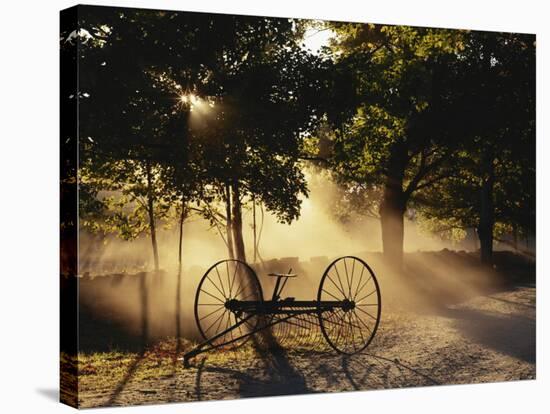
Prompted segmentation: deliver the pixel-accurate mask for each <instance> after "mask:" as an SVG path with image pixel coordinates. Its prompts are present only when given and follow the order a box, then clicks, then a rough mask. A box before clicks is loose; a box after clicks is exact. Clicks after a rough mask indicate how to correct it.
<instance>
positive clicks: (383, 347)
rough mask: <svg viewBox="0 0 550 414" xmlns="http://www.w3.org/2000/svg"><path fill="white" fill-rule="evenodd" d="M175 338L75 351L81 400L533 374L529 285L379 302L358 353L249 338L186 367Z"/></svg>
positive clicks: (206, 396)
mask: <svg viewBox="0 0 550 414" xmlns="http://www.w3.org/2000/svg"><path fill="white" fill-rule="evenodd" d="M188 346H189V344H186V345H185V346H184V347H183V348H180V350H179V351H177V350H176V343H175V341H166V342H164V343H161V344H158V345H157V346H155V347H153V348H151V349H149V350H147V351H146V352H145V353H143V354H128V353H115V352H112V353H99V354H92V355H87V356H84V355H83V356H81V357H79V370H80V373H81V375H82V377H81V381H80V396H79V402H80V405H81V406H82V407H95V406H102V405H132V404H152V403H161V402H176V401H197V400H211V399H232V398H240V397H253V396H268V395H282V394H295V393H315V392H334V391H353V390H372V389H381V388H400V387H414V386H430V385H438V384H461V383H481V382H496V381H509V380H520V379H533V378H535V287H534V286H529V285H526V286H519V287H515V288H510V289H507V290H505V291H501V292H496V293H492V294H489V295H483V296H478V297H475V298H472V299H470V300H468V301H467V302H463V303H460V304H455V305H452V306H447V307H446V308H445V309H440V310H438V311H437V312H431V311H424V312H422V313H413V312H410V311H407V312H405V311H399V310H386V311H385V312H384V314H383V319H382V323H381V325H380V329H379V331H378V333H377V336H376V338H375V340H374V341H373V342H372V344H371V345H370V346H369V348H368V350H367V351H366V352H364V353H363V354H361V355H357V356H353V357H342V356H339V355H336V354H334V353H332V352H319V351H311V350H310V351H303V350H302V351H286V352H285V353H278V354H272V353H266V354H265V355H262V356H260V355H257V354H256V353H255V352H254V351H253V350H252V349H251V348H247V349H243V350H240V351H238V352H218V353H210V354H207V356H206V357H199V358H197V359H196V360H195V361H194V366H193V367H192V368H190V369H184V368H183V367H182V366H181V361H178V360H177V359H176V358H177V357H180V356H181V354H182V350H183V349H184V348H186V347H188Z"/></svg>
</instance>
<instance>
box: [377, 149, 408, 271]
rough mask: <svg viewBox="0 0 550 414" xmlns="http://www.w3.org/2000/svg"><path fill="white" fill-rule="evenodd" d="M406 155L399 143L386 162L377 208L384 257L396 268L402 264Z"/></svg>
mask: <svg viewBox="0 0 550 414" xmlns="http://www.w3.org/2000/svg"><path fill="white" fill-rule="evenodd" d="M406 156H407V153H406V149H405V148H404V146H403V145H399V146H398V147H396V148H395V150H394V151H393V153H392V156H391V157H390V160H389V163H388V175H387V178H386V182H385V184H384V193H383V196H382V202H381V203H380V209H379V213H380V225H381V227H382V248H383V251H384V258H385V259H386V261H387V263H389V264H391V265H392V266H394V267H395V268H397V269H400V268H401V267H402V265H403V238H404V223H403V216H404V214H405V209H406V201H407V200H406V195H405V193H404V191H403V181H404V177H405V162H406V161H405V159H406Z"/></svg>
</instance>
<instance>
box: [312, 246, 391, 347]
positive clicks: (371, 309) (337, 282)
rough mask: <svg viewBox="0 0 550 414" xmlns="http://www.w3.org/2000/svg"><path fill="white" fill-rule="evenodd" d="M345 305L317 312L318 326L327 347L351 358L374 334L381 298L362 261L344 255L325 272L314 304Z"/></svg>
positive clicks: (374, 281) (365, 264) (370, 272)
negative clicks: (339, 303)
mask: <svg viewBox="0 0 550 414" xmlns="http://www.w3.org/2000/svg"><path fill="white" fill-rule="evenodd" d="M334 300H336V301H341V302H342V303H344V304H345V306H342V307H336V308H333V309H331V310H328V311H326V312H321V311H320V312H319V314H318V315H319V326H320V328H321V332H322V334H323V336H324V337H325V339H326V341H327V342H328V343H329V345H330V346H331V347H332V348H333V349H334V350H336V351H337V352H339V353H342V354H346V355H353V354H356V353H359V352H361V351H362V350H363V349H365V348H366V347H367V346H368V345H369V344H370V342H371V341H372V339H373V338H374V335H375V334H376V330H377V329H378V324H379V323H380V313H381V307H382V298H381V295H380V287H379V285H378V281H377V279H376V276H375V274H374V272H373V271H372V269H371V268H370V267H369V265H367V263H365V262H364V261H363V260H361V259H359V258H357V257H353V256H344V257H340V258H339V259H336V260H335V261H333V262H332V263H331V264H330V265H329V266H328V267H327V269H326V270H325V273H324V274H323V277H322V278H321V283H320V284H319V291H318V294H317V301H318V303H319V307H320V308H321V307H322V304H323V303H325V302H326V301H334Z"/></svg>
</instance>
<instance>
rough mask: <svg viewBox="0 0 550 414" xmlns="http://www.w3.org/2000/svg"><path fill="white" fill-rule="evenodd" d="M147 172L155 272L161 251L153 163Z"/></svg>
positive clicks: (147, 167)
mask: <svg viewBox="0 0 550 414" xmlns="http://www.w3.org/2000/svg"><path fill="white" fill-rule="evenodd" d="M146 173H147V214H148V215H149V230H150V231H151V243H152V245H153V260H154V263H155V272H158V271H159V251H158V244H157V231H156V227H155V211H154V201H153V177H152V172H151V163H150V162H149V161H147V163H146Z"/></svg>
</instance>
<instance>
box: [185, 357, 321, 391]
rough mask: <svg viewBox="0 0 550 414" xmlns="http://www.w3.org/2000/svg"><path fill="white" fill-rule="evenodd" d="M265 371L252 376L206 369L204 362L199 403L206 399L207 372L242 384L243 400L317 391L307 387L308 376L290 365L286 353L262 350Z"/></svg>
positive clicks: (197, 387) (198, 383) (200, 368)
mask: <svg viewBox="0 0 550 414" xmlns="http://www.w3.org/2000/svg"><path fill="white" fill-rule="evenodd" d="M258 353H259V361H260V363H261V365H262V367H261V368H258V369H255V370H254V371H257V372H258V375H252V374H249V373H246V372H242V371H239V370H236V369H229V368H226V367H220V366H215V365H205V360H204V359H203V360H202V361H201V362H200V363H199V366H198V367H197V375H196V380H195V393H196V398H197V400H199V401H200V400H202V399H203V392H202V377H203V374H204V373H205V372H215V373H220V374H225V375H228V376H229V377H230V378H231V379H232V380H234V381H236V382H237V383H238V387H239V388H238V391H237V392H238V394H239V396H240V397H260V396H264V397H265V396H276V395H291V394H308V393H312V392H314V391H312V390H310V389H309V388H308V387H307V385H306V380H305V378H304V376H303V375H302V374H301V373H300V372H299V371H298V370H297V369H296V368H295V367H294V366H293V365H292V364H291V363H290V361H289V359H288V356H287V353H286V351H285V350H284V349H281V348H277V349H274V350H271V351H269V350H258Z"/></svg>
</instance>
